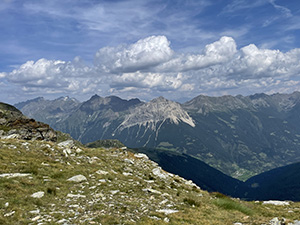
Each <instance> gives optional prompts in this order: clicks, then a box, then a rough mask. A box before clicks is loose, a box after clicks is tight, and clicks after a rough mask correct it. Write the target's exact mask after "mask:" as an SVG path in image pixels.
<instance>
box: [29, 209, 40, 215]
mask: <svg viewBox="0 0 300 225" xmlns="http://www.w3.org/2000/svg"><path fill="white" fill-rule="evenodd" d="M29 213H31V214H39V213H40V210H39V209H36V210H31V211H29Z"/></svg>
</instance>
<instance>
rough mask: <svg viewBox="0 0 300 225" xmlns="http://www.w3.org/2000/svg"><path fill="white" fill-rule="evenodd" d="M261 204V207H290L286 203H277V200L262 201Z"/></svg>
mask: <svg viewBox="0 0 300 225" xmlns="http://www.w3.org/2000/svg"><path fill="white" fill-rule="evenodd" d="M262 204H263V205H279V206H284V205H290V203H289V202H287V201H277V200H269V201H263V203H262Z"/></svg>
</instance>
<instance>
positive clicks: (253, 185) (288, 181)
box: [243, 163, 300, 201]
mask: <svg viewBox="0 0 300 225" xmlns="http://www.w3.org/2000/svg"><path fill="white" fill-rule="evenodd" d="M299 171H300V163H295V164H291V165H288V166H284V167H279V168H276V169H273V170H270V171H267V172H264V173H261V174H259V175H256V176H254V177H251V178H250V179H248V180H247V181H246V183H245V184H246V185H247V186H248V187H249V190H248V193H246V194H245V195H244V196H243V197H245V198H248V199H258V200H269V199H276V200H292V201H300V173H299Z"/></svg>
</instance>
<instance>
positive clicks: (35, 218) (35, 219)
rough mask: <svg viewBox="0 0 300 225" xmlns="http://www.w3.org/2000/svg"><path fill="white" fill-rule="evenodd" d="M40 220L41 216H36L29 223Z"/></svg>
mask: <svg viewBox="0 0 300 225" xmlns="http://www.w3.org/2000/svg"><path fill="white" fill-rule="evenodd" d="M40 218H41V216H36V217H34V218H32V219H31V221H37V220H38V219H40Z"/></svg>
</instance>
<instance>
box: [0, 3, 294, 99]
mask: <svg viewBox="0 0 300 225" xmlns="http://www.w3.org/2000/svg"><path fill="white" fill-rule="evenodd" d="M0 16H1V20H0V101H2V102H6V103H10V104H14V103H18V102H21V101H25V100H28V99H32V98H36V97H39V96H42V97H45V98H47V99H55V98H58V97H61V96H70V97H75V98H77V99H78V100H80V101H84V100H87V99H89V98H90V97H91V96H92V95H94V94H98V95H100V96H110V95H116V96H119V97H121V98H125V99H130V98H139V99H141V100H145V101H148V100H151V99H153V98H156V97H158V96H164V97H165V98H168V99H171V100H174V101H179V102H184V101H187V100H190V99H192V98H193V97H196V96H198V95H200V94H203V95H209V96H222V95H239V94H241V95H251V94H255V93H262V92H263V93H267V94H273V93H292V92H294V91H300V3H299V0H248V1H246V0H213V1H211V0H164V1H163V0H143V1H141V0H64V1H61V0H1V1H0Z"/></svg>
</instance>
